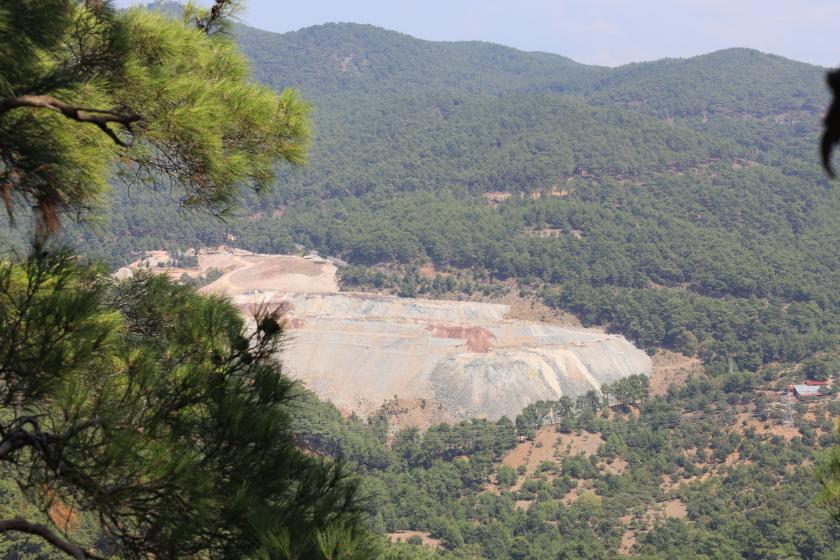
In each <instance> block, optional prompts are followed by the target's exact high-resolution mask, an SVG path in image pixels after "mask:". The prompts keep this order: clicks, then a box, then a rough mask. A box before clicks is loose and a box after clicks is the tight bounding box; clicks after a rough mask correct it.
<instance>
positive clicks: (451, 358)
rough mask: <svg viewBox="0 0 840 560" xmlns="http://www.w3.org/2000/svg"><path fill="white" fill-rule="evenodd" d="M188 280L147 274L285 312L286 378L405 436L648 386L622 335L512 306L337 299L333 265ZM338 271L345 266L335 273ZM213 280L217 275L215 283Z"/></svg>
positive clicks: (266, 264)
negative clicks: (530, 317)
mask: <svg viewBox="0 0 840 560" xmlns="http://www.w3.org/2000/svg"><path fill="white" fill-rule="evenodd" d="M195 257H196V259H195V261H196V262H197V265H196V266H191V267H183V268H179V267H176V266H171V265H172V264H174V263H172V261H171V259H170V257H169V255H168V254H167V253H166V252H165V251H154V252H148V253H145V254H144V256H143V258H141V259H138V260H137V261H135V262H133V263H131V264H130V265H128V266H127V267H125V268H123V269H120V271H118V272H117V276H118V277H125V276H127V275H130V274H132V273H133V270H135V269H137V268H140V267H148V268H149V269H151V270H155V271H159V272H161V273H166V274H169V275H170V276H172V277H175V278H182V277H183V275H187V276H189V277H191V278H202V277H204V278H207V279H212V281H211V282H210V283H208V284H207V285H205V286H203V287H201V288H200V290H201V291H202V292H204V293H225V294H227V295H228V296H230V297H231V298H232V300H233V301H234V303H235V304H236V305H238V306H239V307H240V308H241V309H242V311H243V313H244V314H245V315H246V317H247V316H250V315H252V313H253V311H254V309H255V308H256V307H257V306H260V305H279V306H282V309H283V310H284V313H285V317H286V320H287V326H288V327H289V334H288V340H287V343H286V347H285V349H284V351H283V355H282V360H283V365H284V370H285V371H286V373H287V374H289V375H290V376H291V377H294V378H296V379H299V380H301V381H302V382H304V383H305V384H306V386H307V387H308V388H309V389H311V390H312V391H314V392H315V393H316V394H317V395H318V396H319V397H320V398H322V399H325V400H329V401H331V402H332V403H333V404H335V405H336V406H337V407H338V408H339V409H340V410H341V411H342V412H345V413H356V414H358V415H361V416H363V417H365V416H368V415H370V414H372V413H374V412H376V411H378V410H380V409H381V408H382V407H383V405H384V406H386V407H387V408H388V410H389V411H390V413H391V414H392V415H393V416H396V417H402V420H401V423H402V424H407V423H410V424H416V425H420V426H424V425H428V424H429V423H434V422H440V421H451V420H460V419H466V418H475V417H482V418H488V419H497V418H499V417H501V416H508V417H510V418H513V417H515V416H516V415H517V414H518V413H519V412H520V411H521V409H522V408H523V407H525V406H526V405H528V404H530V403H532V402H534V401H537V400H556V399H558V398H559V397H560V396H563V395H568V396H570V397H572V398H573V399H574V398H575V397H577V396H578V395H581V394H583V393H586V392H587V391H589V390H591V389H596V390H597V389H599V388H600V386H601V384H604V383H612V382H614V381H616V380H618V379H620V378H622V377H625V376H629V375H634V374H650V373H651V371H652V369H653V365H652V362H651V359H650V357H649V356H648V355H647V354H646V353H645V352H644V351H642V350H640V349H638V348H636V347H635V346H633V345H632V344H631V343H630V342H629V341H628V340H627V339H625V338H624V337H622V336H619V335H613V334H607V333H604V332H602V331H600V330H597V329H584V328H573V327H566V326H561V325H555V324H549V323H542V322H536V321H522V320H514V319H510V318H508V317H507V316H508V313H509V312H510V307H509V306H508V305H503V304H494V303H483V302H472V301H446V300H431V299H414V298H398V297H394V296H384V295H378V294H370V293H357V292H340V291H339V287H338V281H337V272H338V271H337V266H336V262H335V260H331V259H328V258H327V259H325V258H322V257H319V256H317V255H310V256H306V257H299V256H288V255H260V254H254V253H249V252H247V251H243V250H234V249H228V248H219V249H218V250H212V251H202V252H199V253H198V254H196V255H195ZM338 264H339V265H340V264H341V263H340V261H339V262H338ZM211 271H212V273H211Z"/></svg>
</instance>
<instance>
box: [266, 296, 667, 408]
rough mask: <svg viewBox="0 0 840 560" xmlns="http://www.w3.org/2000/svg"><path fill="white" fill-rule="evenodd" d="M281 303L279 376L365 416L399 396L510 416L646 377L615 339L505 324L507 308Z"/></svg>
mask: <svg viewBox="0 0 840 560" xmlns="http://www.w3.org/2000/svg"><path fill="white" fill-rule="evenodd" d="M283 300H284V301H285V302H286V304H287V305H288V309H289V310H290V311H289V320H290V326H291V327H293V328H292V330H291V336H290V340H289V343H288V346H287V349H286V350H285V351H284V353H283V361H284V364H285V367H286V371H287V372H288V373H289V374H290V375H292V376H293V377H296V378H299V379H301V380H303V381H305V382H306V384H307V385H308V386H309V387H310V388H311V389H312V390H314V391H315V392H316V393H318V394H319V395H320V396H321V397H322V398H326V399H329V400H331V401H332V402H334V403H335V404H336V405H337V406H338V407H339V408H342V409H345V410H352V411H354V412H357V413H359V414H362V415H364V414H369V413H371V412H373V411H374V410H376V409H377V408H378V407H379V406H380V405H381V404H382V403H383V402H384V401H385V400H386V399H389V398H391V397H393V396H395V395H397V396H399V397H401V398H423V399H428V400H429V401H431V402H435V403H439V404H440V405H442V406H443V409H444V410H446V411H447V412H448V413H449V414H451V415H452V416H454V417H455V418H472V417H486V418H490V419H495V418H499V417H500V416H503V415H507V416H509V417H514V416H516V414H518V413H519V412H520V410H521V409H522V408H523V407H524V406H526V405H528V404H529V403H531V402H534V401H536V400H540V399H557V398H559V397H560V396H562V395H568V396H570V397H572V398H575V397H577V396H578V395H581V394H583V393H585V392H586V391H588V390H590V389H598V388H599V387H600V386H601V384H602V383H611V382H613V381H616V380H617V379H620V378H622V377H625V376H628V375H632V374H637V373H644V374H647V373H649V372H650V370H651V361H650V358H649V357H648V356H647V354H645V353H644V352H643V351H641V350H639V349H637V348H635V347H634V346H633V345H632V344H630V343H629V342H628V341H627V340H626V339H625V338H623V337H621V336H616V335H609V334H605V333H603V332H600V331H597V330H592V329H572V328H564V327H559V326H555V325H549V324H542V323H529V322H522V321H508V320H505V318H504V317H505V314H506V313H507V311H508V308H507V306H505V305H495V304H485V303H476V302H455V301H445V302H444V301H436V300H421V299H403V298H395V297H386V296H374V295H370V294H349V293H340V294H305V293H295V294H288V295H286V296H285V297H283ZM295 326H297V328H294V327H295Z"/></svg>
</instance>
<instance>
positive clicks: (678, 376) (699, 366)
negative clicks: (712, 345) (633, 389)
mask: <svg viewBox="0 0 840 560" xmlns="http://www.w3.org/2000/svg"><path fill="white" fill-rule="evenodd" d="M651 361H652V362H653V372H652V373H651V376H650V392H651V394H653V395H657V396H661V395H665V394H667V393H668V387H670V386H671V385H675V386H680V385H684V384H685V381H686V379H688V376H689V375H692V374H693V375H695V376H697V375H702V374H703V362H702V361H701V360H700V359H699V358H691V357H689V356H684V355H682V354H678V353H677V352H670V351H668V350H658V351H657V352H656V354H654V355H653V357H652V358H651Z"/></svg>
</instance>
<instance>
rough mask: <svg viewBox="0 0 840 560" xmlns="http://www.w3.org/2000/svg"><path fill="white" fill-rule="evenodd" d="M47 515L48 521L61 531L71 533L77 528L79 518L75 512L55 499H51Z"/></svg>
mask: <svg viewBox="0 0 840 560" xmlns="http://www.w3.org/2000/svg"><path fill="white" fill-rule="evenodd" d="M47 515H48V516H49V518H50V521H52V522H53V523H54V524H55V526H56V527H58V528H60V529H61V530H63V531H72V530H75V529H78V527H79V516H78V515H77V514H76V512H75V510H74V509H73V508H72V507H70V506H68V505H67V504H65V503H64V502H62V501H61V500H58V499H57V498H53V503H52V505H51V506H50V509H49V511H48V512H47Z"/></svg>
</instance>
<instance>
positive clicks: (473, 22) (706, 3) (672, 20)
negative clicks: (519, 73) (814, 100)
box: [117, 0, 840, 66]
mask: <svg viewBox="0 0 840 560" xmlns="http://www.w3.org/2000/svg"><path fill="white" fill-rule="evenodd" d="M246 1H247V6H248V8H247V11H246V12H245V13H243V14H242V19H243V20H244V21H245V23H247V24H249V25H252V26H254V27H259V28H260V29H267V30H269V31H278V32H284V31H291V30H295V29H300V28H301V27H306V26H310V25H316V24H320V23H325V22H329V21H353V22H358V23H371V24H373V25H378V26H381V27H385V28H388V29H394V30H396V31H402V32H404V33H408V34H409V35H413V36H415V37H421V38H423V39H433V40H449V41H456V40H473V39H475V40H482V41H490V42H493V43H501V44H504V45H509V46H512V47H516V48H519V49H523V50H528V51H533V50H539V51H546V52H552V53H558V54H562V55H565V56H568V57H571V58H573V59H575V60H577V61H579V62H586V63H591V64H605V65H610V66H614V65H618V64H624V63H627V62H634V61H641V60H653V59H657V58H663V57H666V56H680V57H684V56H692V55H696V54H701V53H706V52H710V51H714V50H718V49H722V48H727V47H752V48H756V49H759V50H762V51H765V52H771V53H774V54H780V55H782V56H786V57H788V58H793V59H796V60H802V61H805V62H811V63H814V64H821V65H823V66H836V65H839V64H840V0H518V1H512V0H291V1H281V0H246ZM136 3H138V0H117V5H119V6H126V5H129V4H136ZM203 3H204V4H208V0H204V2H203Z"/></svg>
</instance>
